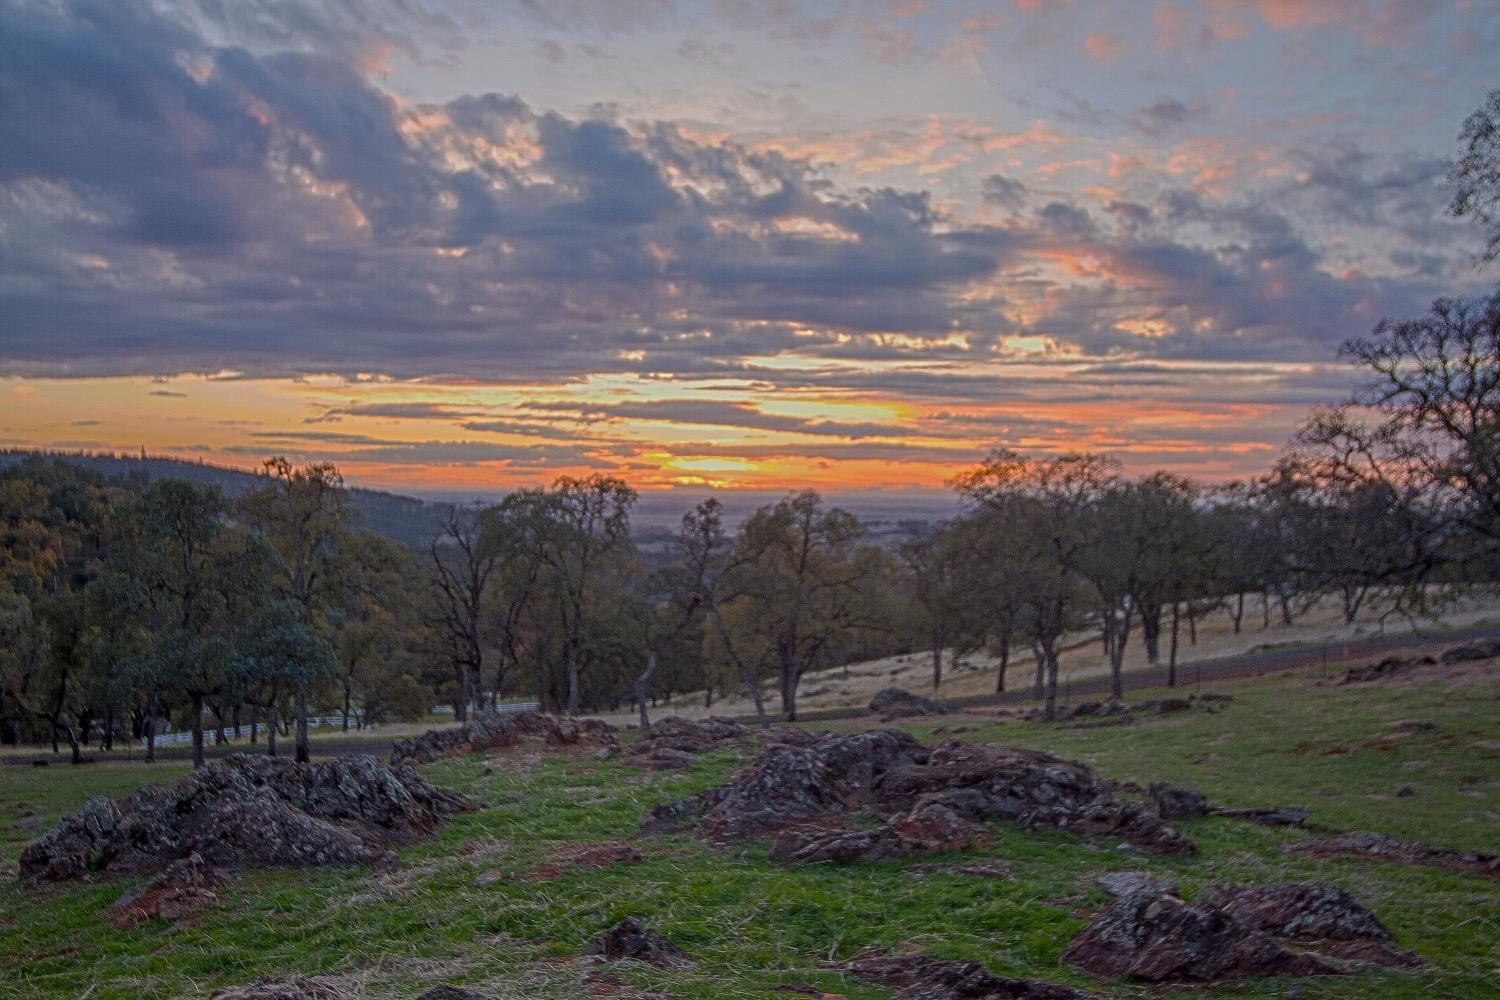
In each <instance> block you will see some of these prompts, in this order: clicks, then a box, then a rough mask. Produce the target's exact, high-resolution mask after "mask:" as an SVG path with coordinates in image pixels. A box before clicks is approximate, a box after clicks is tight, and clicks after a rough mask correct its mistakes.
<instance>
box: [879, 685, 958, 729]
mask: <svg viewBox="0 0 1500 1000" xmlns="http://www.w3.org/2000/svg"><path fill="white" fill-rule="evenodd" d="M870 711H872V712H875V713H876V714H878V715H879V716H880V717H881V720H880V721H882V722H890V721H891V720H892V719H905V718H909V717H911V716H916V715H947V714H948V711H949V709H948V706H947V705H944V704H943V703H942V702H940V701H933V700H932V699H931V698H923V697H922V696H921V695H917V694H912V693H911V692H910V691H904V690H902V689H901V688H898V687H888V688H886V689H885V690H883V691H880V692H878V693H877V694H876V695H875V697H873V698H871V699H870Z"/></svg>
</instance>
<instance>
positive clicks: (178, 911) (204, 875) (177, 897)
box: [104, 854, 224, 929]
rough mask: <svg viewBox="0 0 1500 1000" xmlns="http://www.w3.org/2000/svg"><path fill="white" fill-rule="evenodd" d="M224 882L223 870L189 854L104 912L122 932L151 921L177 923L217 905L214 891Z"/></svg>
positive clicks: (126, 894) (122, 897) (197, 856)
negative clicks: (196, 912)
mask: <svg viewBox="0 0 1500 1000" xmlns="http://www.w3.org/2000/svg"><path fill="white" fill-rule="evenodd" d="M223 881H224V873H223V872H222V871H220V870H219V869H217V868H213V867H210V866H209V865H206V864H204V863H203V858H202V857H201V856H200V855H198V854H189V855H188V856H187V857H185V858H183V859H182V860H180V861H174V862H172V863H171V864H170V865H168V866H167V867H166V868H163V869H162V870H161V871H160V872H158V873H157V874H156V875H155V876H154V877H153V878H152V879H151V880H150V881H149V882H147V883H146V884H145V885H143V886H140V887H138V888H135V889H131V890H130V891H129V892H127V893H125V895H123V896H121V897H120V898H119V899H117V900H115V902H114V903H113V904H112V905H110V907H109V908H108V909H107V910H105V911H104V912H105V915H106V916H108V917H109V918H110V919H112V920H114V922H115V924H116V925H118V926H119V927H120V928H122V929H124V928H130V927H134V926H135V925H136V924H139V923H143V922H144V921H147V920H151V919H153V918H160V919H163V920H178V919H181V918H182V917H185V916H187V915H188V914H190V913H193V912H194V911H196V910H201V909H202V908H203V907H205V906H209V905H211V904H213V903H216V902H218V899H219V897H218V894H217V893H215V892H214V891H213V889H214V887H215V886H217V885H220V884H221V883H222V882H223Z"/></svg>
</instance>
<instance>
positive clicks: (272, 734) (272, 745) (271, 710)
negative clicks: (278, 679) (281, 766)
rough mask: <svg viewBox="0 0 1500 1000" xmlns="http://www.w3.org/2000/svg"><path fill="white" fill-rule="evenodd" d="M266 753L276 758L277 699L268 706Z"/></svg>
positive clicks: (272, 700)
mask: <svg viewBox="0 0 1500 1000" xmlns="http://www.w3.org/2000/svg"><path fill="white" fill-rule="evenodd" d="M266 753H268V754H270V755H271V756H272V757H274V756H276V699H275V698H272V699H271V701H270V703H269V704H267V705H266Z"/></svg>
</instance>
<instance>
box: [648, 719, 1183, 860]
mask: <svg viewBox="0 0 1500 1000" xmlns="http://www.w3.org/2000/svg"><path fill="white" fill-rule="evenodd" d="M794 734H795V735H794ZM937 807H941V809H938V808H937ZM865 808H869V809H872V810H873V811H874V812H875V813H876V814H878V815H880V816H882V817H885V818H886V819H888V820H889V822H888V823H887V825H886V826H885V827H883V828H880V829H876V830H859V831H856V830H843V829H842V828H841V819H840V817H842V816H844V815H846V814H849V813H853V812H857V811H859V810H861V809H865ZM997 819H999V820H1009V821H1012V822H1016V823H1020V824H1021V825H1023V826H1026V827H1028V828H1039V827H1055V828H1059V829H1065V830H1071V831H1073V832H1076V833H1080V834H1085V835H1094V836H1112V837H1118V838H1120V839H1122V840H1126V841H1128V842H1130V843H1132V844H1134V845H1136V846H1137V847H1140V848H1141V849H1143V850H1147V851H1151V852H1153V853H1162V854H1170V853H1178V852H1183V851H1191V850H1193V845H1192V843H1191V842H1190V841H1189V840H1187V838H1185V837H1183V836H1182V835H1181V834H1179V833H1178V832H1177V831H1176V830H1174V829H1173V828H1172V827H1170V826H1168V825H1167V824H1166V822H1164V821H1163V820H1162V819H1161V818H1160V817H1159V816H1157V815H1156V814H1155V813H1152V812H1150V811H1148V810H1145V809H1142V808H1141V807H1139V806H1137V805H1134V804H1132V803H1129V802H1125V801H1122V800H1119V799H1116V798H1115V797H1114V796H1113V795H1112V794H1111V792H1110V789H1109V786H1108V785H1107V784H1106V783H1105V782H1104V781H1103V779H1101V778H1100V777H1099V776H1098V774H1096V773H1095V772H1094V771H1093V769H1092V768H1089V767H1087V766H1086V765H1084V764H1079V763H1075V762H1072V761H1067V760H1063V759H1061V758H1059V757H1054V756H1052V755H1051V754H1046V753H1042V752H1040V751H1037V750H1026V749H1019V748H999V747H987V746H979V745H975V744H968V743H961V742H957V741H953V742H949V743H944V744H943V745H941V746H939V747H937V748H936V749H932V750H929V749H927V748H925V747H923V746H922V745H921V744H919V743H917V742H916V741H915V740H913V739H911V737H909V736H907V735H905V734H904V733H899V732H894V731H891V730H875V731H872V732H866V733H857V734H852V735H843V734H822V735H817V734H807V733H805V732H797V731H790V732H788V733H786V734H784V735H781V736H778V740H777V742H774V743H772V744H770V745H768V746H766V747H765V748H764V749H762V750H761V751H760V752H759V753H758V754H756V755H755V757H753V758H751V760H750V761H749V762H748V763H747V764H745V766H744V767H742V768H740V770H738V771H736V772H735V773H734V774H733V775H731V776H730V778H729V781H728V782H727V783H725V784H723V785H721V786H719V787H717V788H713V789H710V790H708V791H706V792H703V793H700V794H699V795H696V796H694V797H693V798H690V799H685V800H682V801H680V802H675V803H672V804H670V805H664V806H658V807H657V808H656V809H654V810H653V811H652V815H651V819H650V820H648V822H647V823H646V826H645V828H644V829H645V832H659V831H662V830H667V829H672V828H676V827H682V826H687V825H692V824H694V823H696V829H697V832H698V833H699V835H700V836H703V837H705V838H706V839H708V840H710V841H716V842H722V841H734V840H743V839H746V838H748V837H756V836H764V835H766V834H774V833H777V832H778V831H781V830H786V829H788V828H791V827H811V828H812V829H810V830H807V831H799V832H791V833H788V834H787V835H786V836H785V837H784V838H781V839H780V843H781V846H780V848H778V850H779V852H780V856H782V857H784V858H787V859H795V860H835V859H837V860H852V859H854V858H856V857H892V856H899V855H900V854H901V853H903V852H904V853H924V852H925V850H926V848H924V847H923V846H921V845H926V844H931V845H933V846H932V847H931V848H930V849H931V850H951V849H955V848H953V847H951V846H948V845H952V844H957V843H959V842H960V841H961V840H964V839H972V837H973V831H972V829H971V828H970V827H969V826H967V825H966V824H974V823H979V822H982V821H986V820H997ZM957 820H962V821H966V822H965V824H960V823H958V822H956V821H957ZM908 834H913V836H908ZM937 845H943V846H937Z"/></svg>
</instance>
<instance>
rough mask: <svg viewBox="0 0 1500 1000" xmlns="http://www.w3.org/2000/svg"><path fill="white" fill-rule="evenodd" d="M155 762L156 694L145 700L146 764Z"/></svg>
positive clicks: (153, 692)
mask: <svg viewBox="0 0 1500 1000" xmlns="http://www.w3.org/2000/svg"><path fill="white" fill-rule="evenodd" d="M155 761H156V692H155V691H152V692H151V694H150V695H149V696H148V697H147V698H146V763H148V764H151V763H155Z"/></svg>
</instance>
